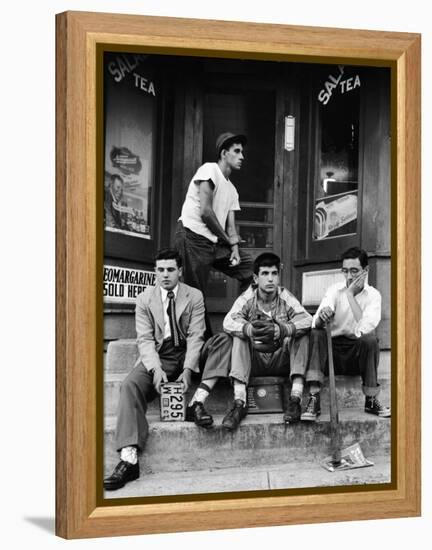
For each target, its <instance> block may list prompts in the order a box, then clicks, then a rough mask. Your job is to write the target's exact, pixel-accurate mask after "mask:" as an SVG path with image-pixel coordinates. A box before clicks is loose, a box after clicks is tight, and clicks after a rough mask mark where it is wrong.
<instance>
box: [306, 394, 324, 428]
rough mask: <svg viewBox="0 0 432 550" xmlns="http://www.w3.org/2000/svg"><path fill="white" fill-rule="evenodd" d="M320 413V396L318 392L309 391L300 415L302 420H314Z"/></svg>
mask: <svg viewBox="0 0 432 550" xmlns="http://www.w3.org/2000/svg"><path fill="white" fill-rule="evenodd" d="M320 414H321V397H320V394H319V393H314V394H312V393H310V394H309V401H308V404H307V405H306V408H305V410H304V411H303V413H302V415H301V419H302V420H306V421H307V422H315V421H316V419H317V418H318V416H319V415H320Z"/></svg>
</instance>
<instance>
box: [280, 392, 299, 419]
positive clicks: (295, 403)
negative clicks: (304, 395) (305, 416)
mask: <svg viewBox="0 0 432 550" xmlns="http://www.w3.org/2000/svg"><path fill="white" fill-rule="evenodd" d="M300 403H301V399H300V397H294V396H291V397H290V398H289V401H288V407H287V410H286V411H285V414H284V422H285V424H294V423H295V422H298V421H299V420H300V415H301V404H300Z"/></svg>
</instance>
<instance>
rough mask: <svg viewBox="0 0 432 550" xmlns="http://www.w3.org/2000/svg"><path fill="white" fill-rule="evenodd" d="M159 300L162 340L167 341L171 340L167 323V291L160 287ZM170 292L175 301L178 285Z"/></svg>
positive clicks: (168, 323)
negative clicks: (160, 301) (162, 328)
mask: <svg viewBox="0 0 432 550" xmlns="http://www.w3.org/2000/svg"><path fill="white" fill-rule="evenodd" d="M160 291H161V298H162V309H163V314H164V340H167V339H168V338H171V326H170V322H169V317H168V312H167V309H168V305H169V298H168V292H169V291H168V290H165V289H164V288H162V287H161V289H160ZM172 291H173V292H174V300H176V299H177V292H178V285H176V286H175V287H174V288H173V289H172Z"/></svg>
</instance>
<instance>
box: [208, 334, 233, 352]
mask: <svg viewBox="0 0 432 550" xmlns="http://www.w3.org/2000/svg"><path fill="white" fill-rule="evenodd" d="M232 343H233V338H232V336H231V335H230V334H227V333H226V332H219V333H218V334H215V335H214V336H212V337H211V338H210V340H209V349H210V350H212V349H217V348H230V347H231V346H232Z"/></svg>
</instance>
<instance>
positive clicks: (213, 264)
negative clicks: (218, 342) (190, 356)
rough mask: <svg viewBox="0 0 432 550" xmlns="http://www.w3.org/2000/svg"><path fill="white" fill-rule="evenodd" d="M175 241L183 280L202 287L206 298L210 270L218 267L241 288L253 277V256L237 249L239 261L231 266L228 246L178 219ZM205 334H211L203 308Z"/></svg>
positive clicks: (244, 287) (243, 288)
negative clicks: (214, 241) (180, 261)
mask: <svg viewBox="0 0 432 550" xmlns="http://www.w3.org/2000/svg"><path fill="white" fill-rule="evenodd" d="M174 245H175V248H176V250H177V251H178V253H179V254H180V256H181V258H182V260H183V280H184V282H185V283H186V284H187V285H190V286H193V287H195V288H198V289H199V290H201V292H202V293H203V295H204V299H205V298H206V292H207V284H208V279H209V275H210V270H211V269H215V270H216V271H221V272H222V273H225V275H228V277H232V278H234V279H237V280H238V281H239V282H240V289H241V291H242V292H243V291H244V290H246V288H247V287H248V286H249V285H250V284H251V282H252V281H253V260H252V256H251V255H250V254H249V253H247V252H245V251H244V250H242V249H239V254H240V260H241V261H240V263H239V264H238V265H236V266H231V265H230V263H229V258H230V255H231V248H230V247H229V246H227V245H222V244H220V243H213V242H211V241H210V240H209V239H207V238H206V237H203V236H202V235H198V234H197V233H194V232H193V231H191V230H190V229H188V228H187V227H184V226H183V224H182V223H181V222H178V225H177V230H176V234H175V241H174ZM205 320H206V338H208V337H210V336H211V335H212V330H211V325H210V320H209V317H208V314H207V308H206V319H205Z"/></svg>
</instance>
